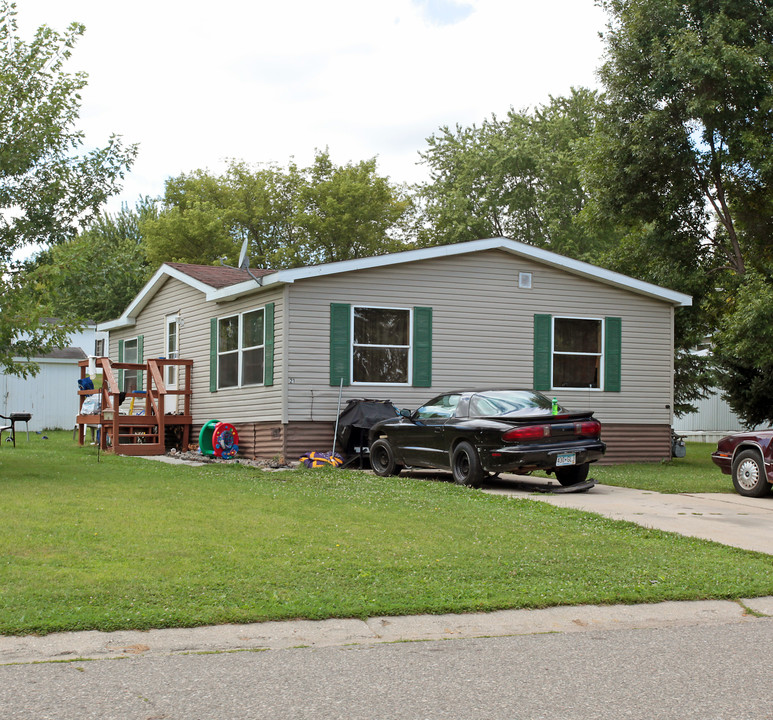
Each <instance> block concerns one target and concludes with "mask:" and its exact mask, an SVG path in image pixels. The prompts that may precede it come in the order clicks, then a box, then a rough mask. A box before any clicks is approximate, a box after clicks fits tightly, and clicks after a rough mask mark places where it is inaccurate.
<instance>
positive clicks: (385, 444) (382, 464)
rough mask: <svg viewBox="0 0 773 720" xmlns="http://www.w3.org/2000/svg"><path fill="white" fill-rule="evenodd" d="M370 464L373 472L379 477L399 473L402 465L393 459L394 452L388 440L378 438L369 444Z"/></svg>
mask: <svg viewBox="0 0 773 720" xmlns="http://www.w3.org/2000/svg"><path fill="white" fill-rule="evenodd" d="M370 466H371V467H372V468H373V472H374V473H376V475H380V476H381V477H389V476H390V475H399V474H400V470H402V469H403V468H402V465H398V464H397V461H396V460H395V453H394V450H392V446H391V445H390V444H389V441H388V440H385V439H384V438H379V439H378V440H375V441H374V442H373V444H372V445H371V446H370Z"/></svg>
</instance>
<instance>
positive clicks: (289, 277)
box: [99, 238, 692, 330]
mask: <svg viewBox="0 0 773 720" xmlns="http://www.w3.org/2000/svg"><path fill="white" fill-rule="evenodd" d="M484 250H502V251H504V252H508V253H511V254H512V255H517V256H519V257H523V258H527V259H529V260H534V261H536V262H539V263H542V264H544V265H550V266H552V267H557V268H560V269H562V270H565V271H567V272H570V273H573V274H575V275H580V276H582V277H586V278H589V279H591V280H596V281H597V282H602V283H605V284H608V285H614V286H616V287H619V288H623V289H625V290H629V291H631V292H634V293H637V294H639V295H645V296H647V297H651V298H654V299H656V300H661V301H663V302H667V303H670V304H671V305H675V306H677V307H689V306H690V305H692V298H691V297H690V296H689V295H686V294H684V293H680V292H677V291H676V290H669V289H667V288H664V287H660V286H659V285H653V284H652V283H648V282H644V281H643V280H636V279H635V278H632V277H628V276H627V275H623V274H621V273H617V272H613V271H612V270H606V269H604V268H601V267H598V266H597V265H591V264H590V263H586V262H582V261H581V260H573V259H572V258H568V257H565V256H564V255H558V254H557V253H554V252H551V251H550V250H544V249H542V248H538V247H534V246H533V245H526V244H525V243H522V242H518V241H516V240H509V239H508V238H488V239H484V240H472V241H470V242H464V243H457V244H454V245H433V246H432V247H427V248H418V249H416V250H405V251H403V252H397V253H391V254H389V255H376V256H374V257H367V258H359V259H357V260H344V261H341V262H334V263H325V264H324V265H312V266H310V267H302V268H292V269H289V270H278V271H277V272H275V273H271V274H270V275H264V276H262V277H261V278H259V280H260V285H258V284H257V283H256V282H255V281H254V280H248V281H246V282H241V283H238V284H236V285H230V286H228V287H225V288H220V289H214V288H212V287H211V286H209V285H206V284H205V283H202V282H200V281H198V280H195V279H194V278H192V277H191V276H190V275H186V274H185V273H183V272H180V271H179V270H177V269H176V268H173V267H171V266H169V265H166V264H164V265H162V266H161V267H160V268H159V269H158V270H157V271H156V273H155V275H153V277H152V278H151V279H150V280H148V282H147V283H146V284H145V287H143V288H142V290H140V292H139V294H138V295H137V297H135V298H134V300H133V301H132V302H131V304H130V305H129V307H127V308H126V310H125V311H124V312H123V314H122V315H121V317H120V318H118V319H116V320H111V321H110V322H107V323H101V324H100V325H99V329H100V330H114V329H117V328H123V327H130V326H131V325H134V324H135V320H134V318H135V317H136V316H137V315H138V314H139V313H140V312H141V311H142V308H144V307H145V305H147V303H148V302H149V301H150V298H152V297H153V295H155V293H156V292H157V291H158V289H159V288H160V287H161V285H163V283H164V282H166V279H167V278H168V277H173V278H175V279H177V280H180V281H181V282H184V283H185V284H186V285H189V286H190V287H192V288H195V289H196V290H199V291H200V292H201V293H202V294H203V295H204V297H205V299H206V300H207V301H212V302H226V301H229V300H235V299H236V298H238V297H241V296H242V295H248V294H250V293H254V292H256V291H259V290H260V289H261V288H264V287H266V286H270V285H276V284H289V283H294V282H297V281H299V280H306V279H309V278H316V277H325V276H327V275H337V274H340V273H347V272H354V271H355V270H367V269H370V268H375V267H385V266H390V265H399V264H402V263H410V262H417V261H420V260H433V259H435V258H440V257H453V256H457V255H465V254H468V253H474V252H481V251H484Z"/></svg>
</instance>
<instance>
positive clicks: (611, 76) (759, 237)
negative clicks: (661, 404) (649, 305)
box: [583, 0, 773, 413]
mask: <svg viewBox="0 0 773 720" xmlns="http://www.w3.org/2000/svg"><path fill="white" fill-rule="evenodd" d="M597 4H598V5H600V6H601V7H603V8H604V9H605V10H606V11H607V12H608V13H609V24H608V27H607V32H606V33H605V43H606V56H605V62H604V65H603V66H602V68H601V70H600V73H599V75H600V78H601V80H602V82H603V83H604V87H605V96H604V97H605V112H604V116H603V119H602V120H601V121H600V122H599V123H598V125H597V127H596V132H595V133H594V135H593V137H592V139H591V141H590V142H589V143H588V144H587V146H586V147H587V157H586V160H585V162H584V168H583V177H584V178H585V180H586V182H587V187H588V190H589V193H590V197H591V201H590V202H589V203H588V205H587V206H586V208H585V209H584V211H583V215H584V216H585V220H586V221H588V222H589V224H590V225H592V224H593V223H594V222H601V223H602V225H603V226H605V227H606V226H608V224H609V223H614V224H616V225H617V226H618V227H619V228H620V229H621V230H622V233H621V237H622V238H623V240H622V242H621V245H620V247H619V248H617V249H615V250H613V251H612V252H610V253H607V254H606V256H605V257H603V258H602V260H601V263H602V264H605V265H607V266H610V267H613V268H614V269H618V270H621V271H623V272H628V273H629V274H631V275H633V276H635V277H639V278H642V279H645V280H649V281H651V282H656V283H658V284H661V285H665V286H667V287H672V288H674V289H677V290H680V291H682V292H687V293H689V294H691V295H692V296H693V307H692V308H689V309H682V310H679V311H677V317H676V346H677V347H676V361H675V365H676V371H677V374H676V382H675V391H676V407H675V410H676V411H677V413H679V412H682V411H685V410H688V409H690V406H691V404H692V402H693V401H694V400H696V399H697V398H699V397H701V396H702V395H705V392H706V390H707V388H708V387H710V385H711V381H712V375H711V372H710V367H709V366H708V361H709V360H710V359H709V358H699V357H697V356H695V355H694V354H692V353H690V349H691V348H692V347H694V346H695V345H697V344H698V343H699V342H700V341H701V340H702V339H703V338H704V337H706V336H707V335H714V337H715V339H718V334H717V333H715V331H716V330H717V327H718V326H719V325H720V323H721V318H722V315H723V314H724V312H725V311H726V308H727V307H728V306H729V302H728V301H732V294H733V292H734V289H735V288H737V287H738V286H739V283H742V282H743V276H744V274H745V273H746V272H748V271H749V268H754V267H756V268H758V269H760V270H763V271H764V269H765V268H770V267H771V245H770V241H769V237H770V230H771V229H772V228H773V186H772V185H771V183H772V182H773V160H772V158H773V152H771V151H772V150H773V144H772V139H773V132H771V131H773V126H772V125H771V123H772V122H773V118H772V116H771V107H773V83H771V77H773V6H771V4H770V3H769V2H759V1H758V0H708V1H707V0H686V1H685V0H634V1H631V0H597ZM717 288H722V290H720V291H718V290H717ZM719 377H720V379H724V378H726V377H727V375H726V374H722V375H720V376H719ZM771 400H773V397H772V398H771Z"/></svg>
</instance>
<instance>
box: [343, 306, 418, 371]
mask: <svg viewBox="0 0 773 720" xmlns="http://www.w3.org/2000/svg"><path fill="white" fill-rule="evenodd" d="M352 313H353V322H352V382H355V383H383V384H392V385H394V384H400V385H403V384H408V383H409V382H410V380H411V378H410V373H411V363H410V359H411V311H410V310H408V309H400V308H376V307H360V306H354V307H353V308H352Z"/></svg>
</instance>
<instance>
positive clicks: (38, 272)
mask: <svg viewBox="0 0 773 720" xmlns="http://www.w3.org/2000/svg"><path fill="white" fill-rule="evenodd" d="M157 214H158V211H157V209H156V205H155V203H154V202H153V201H152V200H151V199H150V198H142V199H140V201H139V202H138V203H137V205H136V207H135V209H133V210H132V209H129V208H128V207H126V206H124V207H123V208H122V209H121V210H120V212H118V213H115V214H108V213H104V214H102V215H100V216H99V217H98V218H97V219H96V220H95V221H94V222H93V223H92V224H91V225H90V226H89V227H88V229H86V230H85V231H84V232H82V233H81V234H80V235H79V236H78V237H77V238H74V239H73V240H69V241H68V242H64V243H60V244H58V245H54V246H53V247H51V248H48V249H47V250H44V251H43V252H41V253H39V254H38V255H37V256H36V257H35V258H34V259H33V260H32V261H30V262H29V263H28V264H27V272H26V276H25V281H26V283H28V284H29V285H30V286H31V287H32V289H33V290H34V292H35V293H36V295H37V297H38V305H39V307H41V308H43V309H45V312H46V313H47V314H48V315H50V316H52V317H57V318H68V319H72V320H84V321H87V320H91V321H96V322H101V321H105V320H110V319H112V318H115V317H118V315H120V314H121V312H122V311H123V310H124V308H126V306H127V305H128V304H129V303H130V302H131V301H132V300H133V299H134V296H135V295H136V294H137V293H138V292H139V291H140V289H141V288H142V286H143V285H144V284H145V282H146V281H147V280H148V278H149V276H150V272H151V268H150V266H149V264H148V262H147V259H146V258H145V252H144V248H143V246H142V236H141V233H140V225H141V223H143V222H147V221H148V220H150V219H152V218H154V217H155V216H156V215H157Z"/></svg>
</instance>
